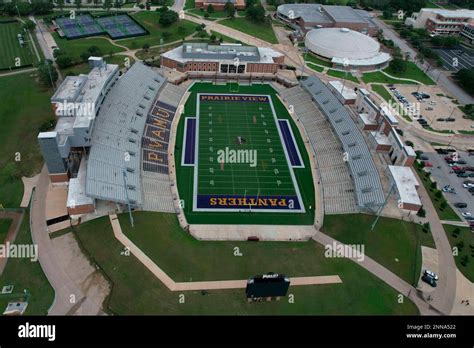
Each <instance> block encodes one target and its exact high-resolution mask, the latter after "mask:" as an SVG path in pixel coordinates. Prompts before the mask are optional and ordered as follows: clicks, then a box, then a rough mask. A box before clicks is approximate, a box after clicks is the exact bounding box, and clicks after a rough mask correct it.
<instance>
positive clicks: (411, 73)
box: [362, 62, 434, 85]
mask: <svg viewBox="0 0 474 348" xmlns="http://www.w3.org/2000/svg"><path fill="white" fill-rule="evenodd" d="M384 72H386V73H387V74H389V75H391V76H393V77H395V78H391V77H388V76H386V75H384V74H382V73H381V72H380V71H375V72H369V73H365V74H363V75H362V80H364V82H365V83H372V82H376V83H390V84H415V82H411V81H404V80H399V78H400V79H402V78H403V79H411V80H415V81H419V82H421V83H422V84H425V85H434V81H433V80H432V79H431V78H430V77H429V76H428V75H426V74H425V73H424V72H423V71H421V70H420V68H418V67H417V66H416V64H415V63H413V62H407V70H406V71H404V72H403V73H398V72H394V71H392V70H391V69H390V68H386V69H384Z"/></svg>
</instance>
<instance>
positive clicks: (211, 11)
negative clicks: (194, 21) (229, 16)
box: [207, 4, 215, 13]
mask: <svg viewBox="0 0 474 348" xmlns="http://www.w3.org/2000/svg"><path fill="white" fill-rule="evenodd" d="M214 12H215V10H214V6H212V4H209V5H208V6H207V13H214Z"/></svg>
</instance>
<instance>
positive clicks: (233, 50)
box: [161, 43, 284, 74]
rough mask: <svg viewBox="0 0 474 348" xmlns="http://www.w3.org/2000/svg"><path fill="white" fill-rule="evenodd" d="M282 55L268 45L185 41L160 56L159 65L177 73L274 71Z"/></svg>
mask: <svg viewBox="0 0 474 348" xmlns="http://www.w3.org/2000/svg"><path fill="white" fill-rule="evenodd" d="M283 61H284V55H283V54H281V53H279V52H276V51H275V50H273V49H271V48H266V47H254V46H243V45H240V44H220V45H209V44H207V43H184V44H183V45H182V46H179V47H176V48H174V49H172V50H170V51H168V52H165V53H163V54H162V55H161V65H162V66H165V67H167V68H170V69H176V70H177V71H180V72H187V71H200V72H219V73H230V74H245V73H247V74H250V73H252V74H275V73H276V72H277V71H278V69H279V67H280V65H281V64H283Z"/></svg>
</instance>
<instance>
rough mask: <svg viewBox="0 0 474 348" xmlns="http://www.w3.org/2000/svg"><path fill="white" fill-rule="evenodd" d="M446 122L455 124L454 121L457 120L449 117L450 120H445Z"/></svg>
mask: <svg viewBox="0 0 474 348" xmlns="http://www.w3.org/2000/svg"><path fill="white" fill-rule="evenodd" d="M445 121H446V122H454V121H456V119H455V118H452V117H451V118H449V117H448V118H446V119H445Z"/></svg>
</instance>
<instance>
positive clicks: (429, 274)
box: [423, 269, 439, 280]
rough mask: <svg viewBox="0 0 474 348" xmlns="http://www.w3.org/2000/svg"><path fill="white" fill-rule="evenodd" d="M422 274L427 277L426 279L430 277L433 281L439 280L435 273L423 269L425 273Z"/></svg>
mask: <svg viewBox="0 0 474 348" xmlns="http://www.w3.org/2000/svg"><path fill="white" fill-rule="evenodd" d="M423 274H425V275H427V276H428V277H431V278H433V279H434V280H439V277H438V275H437V274H436V273H435V272H432V271H430V270H428V269H425V271H424V272H423Z"/></svg>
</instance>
